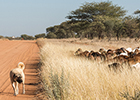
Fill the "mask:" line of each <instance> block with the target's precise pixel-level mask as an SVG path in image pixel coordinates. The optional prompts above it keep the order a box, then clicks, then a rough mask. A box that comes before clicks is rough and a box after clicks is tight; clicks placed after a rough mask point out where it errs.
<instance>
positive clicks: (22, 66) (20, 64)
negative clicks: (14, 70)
mask: <svg viewBox="0 0 140 100" xmlns="http://www.w3.org/2000/svg"><path fill="white" fill-rule="evenodd" d="M18 68H21V69H22V70H24V68H25V65H24V63H23V62H19V63H18Z"/></svg>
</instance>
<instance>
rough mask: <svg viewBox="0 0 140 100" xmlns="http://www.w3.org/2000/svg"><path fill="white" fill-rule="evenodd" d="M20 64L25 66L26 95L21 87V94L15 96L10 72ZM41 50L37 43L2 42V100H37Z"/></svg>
mask: <svg viewBox="0 0 140 100" xmlns="http://www.w3.org/2000/svg"><path fill="white" fill-rule="evenodd" d="M18 62H23V63H24V64H25V67H26V68H25V70H24V73H25V94H22V85H19V94H18V95H17V96H14V95H13V94H14V91H13V89H12V86H11V83H10V77H9V73H10V70H11V69H13V68H16V67H17V64H18ZM38 63H39V48H38V46H37V44H36V41H24V40H23V41H3V40H0V100H35V99H36V90H37V86H38V85H37V83H38V78H37V74H38V73H37V69H36V68H37V64H38Z"/></svg>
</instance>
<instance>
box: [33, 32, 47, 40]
mask: <svg viewBox="0 0 140 100" xmlns="http://www.w3.org/2000/svg"><path fill="white" fill-rule="evenodd" d="M35 38H36V39H37V38H45V33H42V34H36V35H35Z"/></svg>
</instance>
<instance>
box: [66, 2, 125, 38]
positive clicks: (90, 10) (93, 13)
mask: <svg viewBox="0 0 140 100" xmlns="http://www.w3.org/2000/svg"><path fill="white" fill-rule="evenodd" d="M125 13H126V10H123V8H122V7H120V6H117V5H113V4H112V2H110V1H107V2H100V3H96V2H92V3H87V2H86V3H85V4H83V5H82V6H80V8H79V9H76V10H75V11H71V12H70V14H69V15H68V16H67V17H66V18H68V19H70V21H71V22H72V24H73V26H75V25H77V27H75V28H74V30H76V32H77V33H78V34H79V35H80V36H81V35H83V31H84V33H85V32H86V30H87V28H89V27H84V26H91V27H92V28H93V30H91V29H90V30H91V31H95V33H97V34H98V37H99V39H100V38H101V35H102V33H103V32H104V31H105V28H106V27H107V28H108V29H109V31H110V32H111V31H112V27H111V28H109V26H111V25H114V23H112V22H111V21H109V20H108V22H107V21H106V23H104V22H105V17H106V16H108V17H109V18H121V17H123V16H124V15H125ZM98 17H101V18H103V19H104V20H102V19H101V20H100V19H99V18H98ZM80 22H82V23H83V22H89V23H87V25H85V24H84V26H83V27H84V28H83V27H81V23H80ZM78 25H79V26H78ZM80 27H81V29H79V28H80ZM91 27H90V28H91ZM76 28H77V29H76ZM106 32H107V33H108V34H109V33H110V32H108V31H107V30H106ZM88 33H89V32H88ZM91 33H92V36H93V34H94V33H93V32H91ZM85 34H86V33H85Z"/></svg>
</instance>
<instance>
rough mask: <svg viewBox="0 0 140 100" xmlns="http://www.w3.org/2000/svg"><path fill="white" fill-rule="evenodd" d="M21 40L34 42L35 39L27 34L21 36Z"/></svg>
mask: <svg viewBox="0 0 140 100" xmlns="http://www.w3.org/2000/svg"><path fill="white" fill-rule="evenodd" d="M21 38H23V39H24V40H34V39H35V38H34V37H33V36H29V35H27V34H22V35H21Z"/></svg>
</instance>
